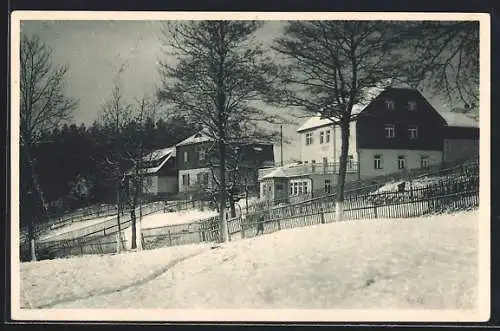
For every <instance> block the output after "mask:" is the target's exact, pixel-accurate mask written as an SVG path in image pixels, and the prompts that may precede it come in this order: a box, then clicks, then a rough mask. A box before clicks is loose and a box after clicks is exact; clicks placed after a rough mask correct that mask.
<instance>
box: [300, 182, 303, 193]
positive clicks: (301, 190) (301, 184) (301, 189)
mask: <svg viewBox="0 0 500 331" xmlns="http://www.w3.org/2000/svg"><path fill="white" fill-rule="evenodd" d="M302 192H304V183H302V182H300V183H299V194H302Z"/></svg>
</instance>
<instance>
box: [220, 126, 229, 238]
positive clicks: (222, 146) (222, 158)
mask: <svg viewBox="0 0 500 331" xmlns="http://www.w3.org/2000/svg"><path fill="white" fill-rule="evenodd" d="M220 131H222V132H223V131H224V130H220ZM222 135H224V133H222ZM225 158H226V144H225V142H224V140H220V141H219V174H220V187H219V191H220V192H219V205H220V207H219V219H220V223H221V224H220V232H221V233H220V240H221V242H228V241H229V233H228V227H227V220H226V215H225V214H226V213H225V211H226V159H225Z"/></svg>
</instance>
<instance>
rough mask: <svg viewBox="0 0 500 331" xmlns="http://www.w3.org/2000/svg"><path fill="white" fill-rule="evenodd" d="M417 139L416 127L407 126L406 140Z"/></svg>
mask: <svg viewBox="0 0 500 331" xmlns="http://www.w3.org/2000/svg"><path fill="white" fill-rule="evenodd" d="M417 137H418V128H417V126H416V125H410V126H408V138H410V139H417Z"/></svg>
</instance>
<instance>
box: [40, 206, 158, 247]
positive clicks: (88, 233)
mask: <svg viewBox="0 0 500 331" xmlns="http://www.w3.org/2000/svg"><path fill="white" fill-rule="evenodd" d="M162 210H164V203H163V202H154V203H151V204H148V205H144V206H142V214H143V216H145V215H149V214H152V213H155V212H158V211H162ZM135 213H136V215H137V216H138V215H139V207H137V208H136V210H135ZM112 216H114V217H112V218H109V219H107V220H100V221H99V220H97V221H96V222H95V223H90V224H89V225H84V224H83V226H80V227H77V228H74V229H69V230H68V231H64V232H62V233H59V234H55V235H52V236H50V237H48V238H47V239H45V240H40V241H42V242H50V241H57V240H68V239H76V238H80V237H93V236H100V235H101V234H102V233H104V235H106V232H108V233H109V232H110V229H113V228H114V227H115V226H116V227H117V217H116V214H114V215H112ZM120 218H121V219H120V223H122V222H124V223H125V222H128V221H129V220H130V210H123V211H122V213H121V214H120ZM87 221H89V220H87ZM42 238H43V237H42Z"/></svg>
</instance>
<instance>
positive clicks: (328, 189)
mask: <svg viewBox="0 0 500 331" xmlns="http://www.w3.org/2000/svg"><path fill="white" fill-rule="evenodd" d="M331 191H332V182H331V180H329V179H325V192H326V193H330V192H331Z"/></svg>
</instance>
